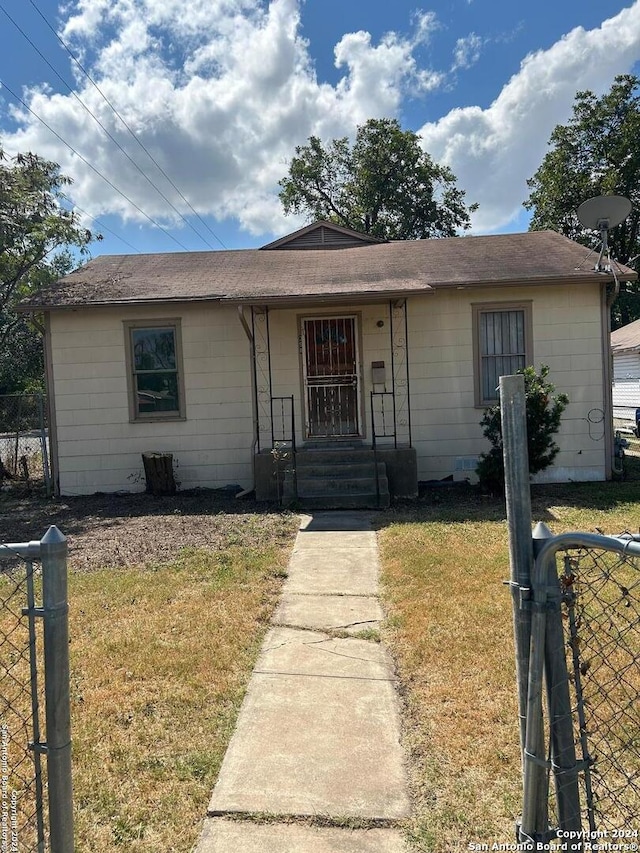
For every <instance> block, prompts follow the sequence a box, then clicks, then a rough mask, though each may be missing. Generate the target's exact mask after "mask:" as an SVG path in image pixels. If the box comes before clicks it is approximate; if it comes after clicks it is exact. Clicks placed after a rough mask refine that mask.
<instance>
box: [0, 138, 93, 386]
mask: <svg viewBox="0 0 640 853" xmlns="http://www.w3.org/2000/svg"><path fill="white" fill-rule="evenodd" d="M70 183H71V179H70V178H68V177H65V176H64V175H61V174H60V171H59V167H58V165H57V164H56V163H52V162H50V161H48V160H44V159H42V158H41V157H38V156H37V155H36V154H30V153H28V154H18V155H17V156H15V157H12V158H8V157H7V156H6V155H5V153H4V151H3V149H2V147H1V146H0V393H8V392H11V391H23V390H30V388H32V387H36V386H37V385H38V382H39V383H40V384H42V381H43V367H42V343H41V340H40V335H39V332H38V331H37V329H36V328H35V327H34V326H33V324H32V323H31V322H30V321H29V320H27V319H26V318H25V317H24V315H22V314H19V313H17V312H16V311H15V306H16V303H17V302H18V301H19V300H20V299H22V298H23V297H25V296H27V295H28V294H29V293H32V292H34V291H35V290H37V289H39V288H40V287H43V286H44V285H46V284H48V283H50V282H52V281H55V280H56V279H57V278H58V277H59V276H60V275H64V274H65V273H66V272H69V271H70V270H71V269H72V268H73V267H74V266H75V259H74V256H73V254H72V251H71V249H72V248H75V249H77V250H78V251H79V252H80V254H81V255H84V254H86V253H87V246H88V245H89V243H90V242H91V240H92V239H93V235H92V234H91V232H90V231H87V230H86V229H84V228H81V227H80V225H79V222H78V219H77V216H76V215H75V214H74V213H73V212H72V211H69V210H67V209H65V207H64V206H63V202H64V201H65V195H64V192H63V188H64V187H65V186H67V185H69V184H70Z"/></svg>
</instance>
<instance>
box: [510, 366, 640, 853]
mask: <svg viewBox="0 0 640 853" xmlns="http://www.w3.org/2000/svg"><path fill="white" fill-rule="evenodd" d="M500 404H501V412H502V429H503V439H504V462H505V487H506V503H507V519H508V524H509V552H510V563H511V580H510V581H509V585H510V587H511V592H512V599H513V614H514V638H515V646H516V669H517V679H518V705H519V712H520V742H521V752H522V768H523V796H522V817H521V819H520V821H519V822H518V823H517V826H516V837H517V842H518V846H519V849H528V850H548V849H557V850H567V851H576V853H578V851H587V850H595V849H601V850H604V849H607V850H637V849H640V824H639V823H638V821H639V816H640V699H639V697H640V535H631V534H623V535H621V536H604V535H601V534H592V533H562V534H560V535H557V536H554V535H553V534H552V532H551V531H550V530H549V528H548V527H547V526H546V525H544V524H538V525H537V526H536V528H535V530H534V531H533V535H532V533H531V497H530V488H529V472H528V464H527V441H526V406H525V396H524V380H523V378H522V377H521V376H503V377H500ZM545 695H546V703H545V705H546V714H545V713H543V696H545Z"/></svg>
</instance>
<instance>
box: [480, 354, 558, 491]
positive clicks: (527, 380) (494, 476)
mask: <svg viewBox="0 0 640 853" xmlns="http://www.w3.org/2000/svg"><path fill="white" fill-rule="evenodd" d="M518 373H522V374H523V376H524V390H525V400H526V410H527V450H528V455H529V474H537V473H538V472H539V471H544V469H545V468H548V467H549V465H551V464H552V462H553V460H554V459H555V458H556V456H557V455H558V451H559V450H560V448H559V447H558V445H557V444H556V443H555V441H554V439H553V436H554V435H555V434H556V433H557V432H558V430H559V428H560V419H561V417H562V413H563V412H564V410H565V409H566V407H567V405H568V404H569V398H568V397H567V395H566V394H556V395H555V396H554V393H555V390H556V389H555V386H554V385H552V384H551V382H548V381H547V376H548V375H549V368H548V367H547V366H546V365H545V364H542V365H540V373H536V371H535V368H534V367H525V368H524V369H523V370H519V371H518ZM480 426H481V427H482V428H483V429H482V433H483V435H484V436H485V437H486V438H488V439H489V441H490V442H491V449H490V450H489V451H488V453H482V454H481V455H480V459H479V461H478V466H477V468H476V473H477V475H478V479H479V480H480V485H481V487H482V488H483V489H484V490H485V491H489V492H492V493H502V492H504V460H503V457H502V421H501V417H500V406H499V405H498V406H492V407H491V408H490V409H486V410H485V413H484V415H483V417H482V420H481V421H480Z"/></svg>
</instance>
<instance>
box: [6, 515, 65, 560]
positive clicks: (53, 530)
mask: <svg viewBox="0 0 640 853" xmlns="http://www.w3.org/2000/svg"><path fill="white" fill-rule="evenodd" d="M66 548H67V537H66V536H65V535H64V534H63V533H61V532H60V530H58V528H57V527H56V526H55V524H52V525H51V527H50V528H49V529H48V530H47V532H46V533H45V534H44V536H43V537H42V539H40V540H39V541H37V540H32V541H31V542H7V543H5V544H0V559H1V558H2V557H22V558H23V559H24V560H40V559H42V557H47V556H51V555H53V554H57V553H60V551H61V550H62V551H63V552H64V553H65V554H66Z"/></svg>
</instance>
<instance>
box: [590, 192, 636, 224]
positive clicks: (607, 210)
mask: <svg viewBox="0 0 640 853" xmlns="http://www.w3.org/2000/svg"><path fill="white" fill-rule="evenodd" d="M577 213H578V219H579V220H580V222H582V224H583V225H584V227H585V228H591V229H593V230H594V231H602V230H606V231H608V230H609V229H610V228H615V227H616V225H620V223H621V222H624V220H625V219H626V218H627V216H628V215H629V214H630V213H631V202H630V201H629V199H628V198H625V197H624V196H623V195H597V196H596V197H595V198H589V199H587V200H586V201H583V202H582V204H581V205H580V207H579V208H578V211H577Z"/></svg>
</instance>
